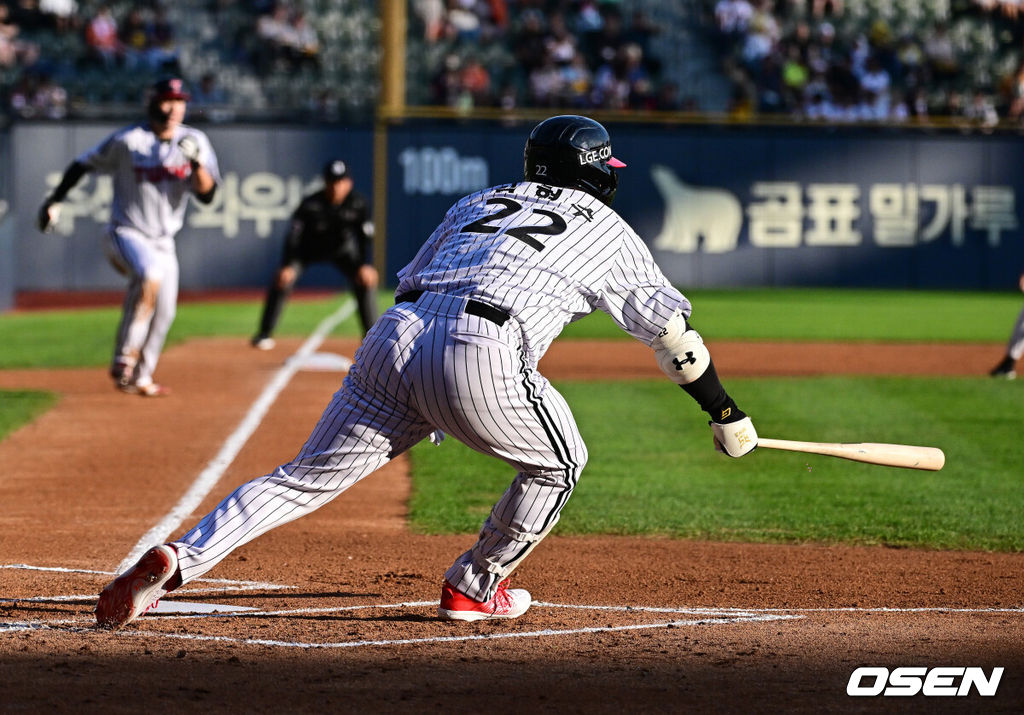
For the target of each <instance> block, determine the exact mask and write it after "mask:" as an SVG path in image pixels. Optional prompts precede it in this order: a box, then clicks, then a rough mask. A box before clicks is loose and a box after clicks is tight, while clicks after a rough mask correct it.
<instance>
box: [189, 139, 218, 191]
mask: <svg viewBox="0 0 1024 715" xmlns="http://www.w3.org/2000/svg"><path fill="white" fill-rule="evenodd" d="M193 136H194V137H195V138H196V140H197V141H198V142H199V163H200V164H202V165H203V166H204V167H206V170H207V171H208V172H210V176H212V177H213V180H214V181H215V182H216V183H217V184H220V183H221V178H220V165H219V164H218V162H217V153H216V152H215V151H214V150H213V144H211V143H210V138H209V137H208V136H206V134H205V133H203V132H200V131H194V132H193Z"/></svg>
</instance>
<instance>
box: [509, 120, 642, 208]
mask: <svg viewBox="0 0 1024 715" xmlns="http://www.w3.org/2000/svg"><path fill="white" fill-rule="evenodd" d="M624 166H625V164H623V163H622V162H621V161H619V160H618V159H616V158H615V157H614V156H612V145H611V139H610V138H609V137H608V131H607V130H606V129H605V128H604V127H603V126H601V125H600V124H599V123H598V122H595V121H594V120H593V119H590V118H588V117H581V116H579V115H576V114H564V115H560V116H557V117H551V118H549V119H545V120H544V121H543V122H541V123H540V124H538V125H537V126H536V127H534V128H533V131H532V132H530V138H529V139H527V140H526V150H525V151H524V152H523V174H524V175H525V177H526V180H527V181H536V182H538V183H541V184H548V185H550V186H565V187H567V188H570V189H580V190H581V191H586V192H587V193H588V194H591V195H592V196H595V197H597V198H599V199H601V200H602V201H603V202H605V203H606V204H610V203H611V202H612V199H613V198H615V189H616V188H617V187H618V185H619V179H618V176H616V174H615V170H616V169H620V168H622V167H624Z"/></svg>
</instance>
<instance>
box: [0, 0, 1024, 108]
mask: <svg viewBox="0 0 1024 715" xmlns="http://www.w3.org/2000/svg"><path fill="white" fill-rule="evenodd" d="M1020 4H1021V0H900V1H899V2H897V1H896V0H674V1H673V2H665V1H664V0H409V8H410V12H409V40H408V50H407V57H406V63H407V88H408V89H407V101H408V103H409V104H412V105H442V106H449V107H456V108H464V109H465V108H474V107H498V108H506V109H507V108H514V107H521V106H527V107H550V108H565V109H572V110H577V111H584V110H588V109H617V110H627V111H628V110H663V111H689V112H703V113H711V114H720V113H728V114H729V115H731V116H732V117H733V118H736V119H748V118H755V117H757V118H771V117H784V118H786V119H788V120H792V119H797V120H801V121H802V120H808V119H810V120H819V121H830V122H863V121H885V122H893V121H895V122H904V121H911V120H929V121H930V120H932V119H933V118H935V117H937V116H938V117H957V118H961V119H963V120H964V121H966V122H969V123H973V124H980V125H982V126H990V125H992V124H995V123H996V122H999V121H1000V119H1004V120H1008V121H1011V122H1018V123H1019V122H1020V121H1022V119H1024V57H1022V54H1021V49H1022V47H1024V45H1022V39H1024V32H1022V29H1024V15H1022V13H1021V12H1020ZM380 31H381V28H380V20H379V17H378V7H377V3H376V2H375V1H374V0H287V1H284V0H251V1H250V2H245V3H239V2H235V1H233V0H179V1H177V2H170V0H109V1H108V2H100V1H99V0H45V1H44V2H40V1H39V0H3V1H2V2H0V94H2V95H3V96H2V97H0V100H2V106H3V110H4V112H5V113H6V114H7V115H8V116H18V117H26V118H54V119H60V118H64V117H85V118H106V117H111V118H112V117H117V118H122V117H123V116H125V115H131V114H135V113H136V112H137V109H138V106H139V99H140V96H141V94H142V92H143V91H144V88H145V87H147V86H149V85H150V84H151V83H152V82H153V80H154V79H155V78H156V77H157V76H158V75H161V74H166V73H168V72H175V73H180V74H182V75H183V76H184V77H186V79H188V80H189V82H190V83H191V84H192V86H193V88H194V90H195V93H196V102H195V111H194V112H193V115H192V119H193V120H196V119H197V118H200V119H201V118H205V119H208V120H212V121H218V120H231V119H236V118H244V119H250V120H251V119H266V120H282V119H283V120H288V121H302V120H310V121H360V120H364V119H367V118H369V117H371V116H372V112H373V108H374V106H375V103H376V99H377V96H378V94H379V86H378V68H379V62H380V41H379V35H380Z"/></svg>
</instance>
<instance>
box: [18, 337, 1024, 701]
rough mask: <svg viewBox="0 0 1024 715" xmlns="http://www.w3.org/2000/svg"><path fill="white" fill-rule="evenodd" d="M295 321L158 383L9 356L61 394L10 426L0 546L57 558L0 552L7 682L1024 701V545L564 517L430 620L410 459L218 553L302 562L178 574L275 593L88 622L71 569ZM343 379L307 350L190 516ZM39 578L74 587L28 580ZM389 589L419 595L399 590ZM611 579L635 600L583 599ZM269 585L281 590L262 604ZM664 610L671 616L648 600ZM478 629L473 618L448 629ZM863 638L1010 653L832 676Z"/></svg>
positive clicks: (126, 691) (326, 697)
mask: <svg viewBox="0 0 1024 715" xmlns="http://www.w3.org/2000/svg"><path fill="white" fill-rule="evenodd" d="M299 344H300V343H299V341H298V340H282V341H280V344H279V347H278V349H277V350H276V351H274V352H271V353H261V352H257V351H253V350H251V349H250V348H249V347H248V345H247V344H246V343H245V341H239V340H194V341H190V342H187V343H185V344H182V345H179V346H176V347H174V348H172V349H171V350H169V351H168V352H167V353H166V355H165V357H164V359H163V362H162V363H161V366H160V371H159V376H160V378H161V380H164V381H166V382H167V384H169V385H170V386H171V387H172V388H174V390H175V393H174V394H173V395H172V396H171V397H169V398H166V399H161V400H146V399H142V398H139V397H134V396H126V395H123V394H120V393H117V392H115V391H114V390H112V389H111V387H110V384H109V381H108V380H107V379H106V378H105V376H104V374H103V371H102V370H101V369H88V370H78V369H76V370H49V371H41V370H39V371H36V370H24V371H3V372H0V387H3V388H12V387H23V388H29V387H30V388H44V389H50V390H54V391H56V392H59V393H61V394H62V397H61V399H60V402H59V403H58V405H57V406H56V407H55V408H54V409H53V410H51V411H50V412H48V413H47V414H45V415H43V416H42V417H40V418H39V419H38V420H36V421H35V422H33V423H32V424H30V425H27V426H26V427H24V428H22V429H20V430H18V431H16V432H15V433H14V434H12V435H10V436H9V437H8V438H7V439H6V440H5V441H3V442H2V443H0V503H2V504H3V508H2V516H0V523H2V527H0V547H2V548H0V565H13V564H24V565H29V566H35V567H56V568H60V569H67V570H61V571H39V570H29V569H25V568H10V569H3V570H0V599H7V600H4V601H0V609H2V614H3V618H2V621H3V623H4V625H3V626H2V627H3V628H9V629H10V630H6V631H4V632H2V633H0V683H3V687H2V693H3V694H2V695H0V703H2V706H0V709H2V710H3V711H5V712H7V711H10V712H18V711H25V712H41V711H48V712H70V711H79V712H81V711H85V712H100V711H103V712H128V711H131V712H138V711H140V710H141V711H146V710H150V709H154V710H160V711H170V712H186V711H192V710H200V709H201V710H204V711H214V712H321V711H326V710H335V711H342V712H362V711H374V712H424V711H428V712H431V711H443V712H458V711H464V710H470V709H472V710H479V711H483V712H555V711H558V712H588V713H592V712H621V711H628V712H687V711H703V712H777V711H780V710H782V711H788V712H793V711H799V712H851V711H886V710H897V709H898V710H900V711H901V712H906V711H914V710H920V711H925V710H927V711H929V712H935V711H963V712H968V711H970V712H977V711H984V712H1015V711H1020V710H1021V709H1024V646H1022V639H1021V633H1022V632H1024V627H1022V622H1024V614H1022V613H1021V612H1020V610H1019V609H1020V608H1021V606H1022V605H1024V596H1022V594H1024V555H1022V554H993V553H968V552H935V551H919V550H901V549H887V548H848V547H831V546H820V545H794V546H778V545H749V544H733V543H705V542H692V541H674V540H668V539H662V538H639V539H637V538H619V537H600V538H576V537H573V538H570V537H561V536H558V535H557V533H556V534H555V535H552V536H551V537H549V538H548V539H546V540H545V541H544V543H543V544H542V545H541V546H540V547H538V549H537V550H536V551H535V552H534V553H533V554H532V555H531V557H530V558H529V559H528V560H527V561H526V563H525V564H524V565H523V566H522V567H521V568H520V569H519V570H518V571H517V572H516V574H515V576H514V577H513V581H514V585H515V586H516V587H523V588H527V589H529V590H530V591H531V593H532V594H533V597H534V599H535V600H536V601H539V602H540V604H538V605H535V606H534V607H533V608H532V609H531V610H530V611H529V612H528V613H527V614H526V615H525V616H524V617H522V618H520V619H518V620H516V621H513V622H479V623H475V624H461V623H448V622H441V621H438V620H437V619H436V618H435V616H434V607H433V606H430V605H415V604H421V603H422V602H429V601H433V600H435V599H436V598H437V595H438V593H439V590H440V579H441V575H442V574H443V571H444V569H445V568H446V567H447V565H448V564H449V563H450V562H451V560H452V559H453V558H454V556H456V555H457V554H458V553H460V552H461V551H462V550H463V549H465V548H466V547H467V546H468V545H469V544H470V543H472V540H473V538H474V537H473V535H471V534H466V535H455V536H425V535H421V534H415V533H412V532H411V531H410V530H409V529H408V527H407V525H406V520H405V516H406V503H407V498H408V496H409V480H408V476H407V471H406V470H407V464H406V462H405V461H404V459H398V460H395V461H394V462H393V463H391V464H390V465H389V466H388V467H386V468H385V469H383V470H381V471H380V472H378V473H377V474H374V475H372V476H371V477H369V478H367V479H366V480H364V481H363V482H362V483H360V484H358V485H356V486H355V487H354V488H352V489H351V490H350V491H348V492H346V493H345V494H344V495H342V496H341V497H340V498H339V499H338V500H337V501H335V502H333V503H332V504H330V505H328V506H326V507H324V508H323V509H321V510H319V511H318V512H316V513H314V514H313V515H311V516H309V517H307V518H304V519H301V520H299V521H296V522H293V523H291V524H288V525H285V526H283V527H280V528H279V529H276V530H274V531H272V532H270V533H268V534H266V535H265V536H263V537H261V538H259V539H257V540H256V541H254V542H252V543H251V544H249V545H247V546H245V547H242V548H241V549H239V550H238V551H236V552H235V553H233V554H232V555H231V556H229V557H228V558H227V559H226V560H225V561H224V562H223V563H222V564H220V565H219V566H218V567H217V568H216V569H214V570H213V571H212V572H211V573H210V574H209V577H210V578H218V579H239V580H251V581H258V582H263V583H267V584H271V583H272V584H280V585H287V586H289V587H291V588H289V589H287V590H274V589H271V588H269V587H267V588H257V589H256V590H252V591H240V590H233V591H226V592H217V593H208V592H191V593H190V587H193V586H196V587H198V586H199V585H200V584H198V582H194V583H193V584H189V585H187V586H186V587H185V588H184V589H182V591H180V592H176V593H175V594H172V599H171V600H175V599H176V600H182V601H205V602H214V603H225V604H231V605H242V606H254V607H258V608H259V609H260V613H261V614H263V615H258V616H255V615H254V616H248V617H247V616H244V615H243V616H241V617H236V618H201V619H200V618H197V619H190V620H186V619H177V620H172V619H162V618H149V617H144V618H143V619H141V620H140V621H139V622H138V624H137V628H135V627H134V626H133V628H132V630H130V631H129V632H127V633H120V634H117V633H109V632H102V631H95V630H93V629H91V628H89V625H90V623H91V621H92V608H93V605H94V600H93V599H94V595H95V594H96V593H97V592H98V591H99V589H100V588H102V586H103V585H104V584H105V583H106V582H107V581H108V580H109V578H110V577H109V576H108V575H106V574H104V573H98V574H97V573H79V572H75V571H73V570H76V569H77V570H83V571H106V572H109V571H112V570H113V569H114V568H115V567H116V566H117V565H118V564H119V563H120V561H121V560H122V559H123V558H124V557H125V555H126V554H127V553H128V552H129V551H130V550H131V549H132V547H133V546H134V545H135V544H136V542H137V541H138V540H139V538H140V537H141V536H142V535H143V534H144V533H146V532H147V531H148V530H149V529H150V528H152V526H153V525H154V524H155V523H157V522H158V521H159V520H160V519H162V518H163V517H164V516H165V515H166V513H167V512H168V511H169V510H170V508H171V507H172V506H173V505H174V504H175V503H177V502H178V500H179V499H180V498H181V497H182V495H183V493H184V492H185V490H186V489H187V488H188V487H189V485H190V484H191V483H192V482H193V480H194V479H195V478H196V475H198V474H199V473H200V472H201V471H202V470H203V469H204V468H205V467H206V466H207V464H208V463H209V462H210V460H211V459H212V458H213V457H214V456H215V455H216V454H217V452H218V450H219V449H220V447H221V445H222V443H223V442H224V440H225V439H226V437H227V436H228V435H229V434H230V433H231V432H232V431H233V430H234V429H235V427H236V426H237V425H238V423H239V422H240V421H241V419H242V417H243V416H244V414H245V412H246V411H247V410H248V409H249V406H250V405H251V404H252V402H253V401H254V400H255V399H256V397H257V396H258V395H259V393H260V392H261V390H262V389H263V388H264V386H265V385H266V383H267V381H268V380H269V379H270V377H271V376H272V375H273V374H274V372H275V371H276V370H277V369H278V368H279V367H280V365H281V362H282V360H283V359H284V358H285V357H287V356H288V355H290V354H291V353H292V352H294V350H295V349H296V348H297V347H298V345H299ZM323 349H324V350H328V351H331V352H337V353H341V354H347V355H351V354H352V353H353V351H354V349H355V343H354V342H353V341H347V340H331V341H328V343H327V344H325V346H324V347H323ZM598 349H599V350H601V351H602V352H601V354H602V355H603V356H604V357H603V360H602V364H603V365H604V366H606V367H605V368H603V369H601V370H598V369H596V368H594V367H593V365H590V366H589V367H588V368H587V369H586V371H584V372H581V370H580V366H579V361H577V360H575V359H573V358H574V355H578V354H579V352H580V351H587V350H598ZM712 350H713V352H714V355H715V361H716V364H717V365H718V369H719V371H720V372H721V373H722V374H723V375H725V376H732V375H755V374H757V375H787V374H824V373H825V372H832V370H830V369H829V368H830V367H834V366H844V368H845V369H846V371H847V372H851V373H852V372H856V373H864V374H883V373H884V374H934V375H950V374H984V372H985V371H986V370H987V369H988V368H989V367H991V365H990V363H991V362H992V360H993V357H998V355H999V350H1000V346H999V345H992V344H986V345H957V346H949V345H945V346H941V345H892V344H885V345H870V344H862V345H842V346H839V345H828V344H813V343H801V344H800V345H799V346H795V347H794V346H792V345H776V344H771V343H758V344H756V346H753V348H752V346H751V345H749V344H740V343H725V342H720V343H715V344H714V345H712ZM752 350H753V351H754V352H756V354H757V356H758V362H757V364H756V366H755V365H753V364H752V363H751V361H750V354H751V352H752ZM953 358H955V359H953ZM609 368H610V369H609ZM542 371H543V372H544V373H545V374H546V375H547V376H548V377H550V378H552V379H560V378H569V377H614V378H617V379H625V378H630V377H658V376H660V372H659V371H658V369H657V367H656V366H655V365H654V362H653V360H652V359H651V357H650V354H649V351H647V350H646V349H644V348H643V347H642V346H639V345H636V344H633V343H628V342H615V343H601V344H599V345H598V344H590V343H583V344H581V343H579V342H575V343H573V344H572V345H571V346H569V345H568V344H565V343H556V344H555V345H554V346H553V348H552V350H551V352H550V353H549V354H548V356H547V357H545V360H544V362H543V363H542ZM340 379H341V376H340V375H339V374H338V373H330V372H300V373H298V374H297V375H296V376H295V377H294V379H293V380H292V382H291V383H290V384H289V387H288V389H287V390H286V391H285V392H284V393H282V395H281V396H280V397H279V398H278V400H277V402H276V403H275V404H274V406H273V408H272V409H271V411H270V412H269V414H268V415H267V416H266V418H265V419H264V421H263V423H262V425H261V426H260V428H259V429H258V430H257V432H256V433H255V435H254V437H253V438H252V439H251V440H250V441H249V442H248V443H247V445H246V446H245V448H244V449H243V450H242V451H241V453H240V454H239V455H238V457H237V458H236V459H235V460H234V462H233V463H232V464H231V465H230V466H229V467H228V468H227V470H226V472H225V474H224V476H223V478H222V479H221V480H220V482H219V483H218V484H217V487H216V488H215V489H214V490H213V492H212V493H211V494H210V496H209V497H208V498H207V499H206V500H205V501H204V502H203V503H202V504H201V505H200V506H199V507H198V508H197V509H196V511H195V513H194V514H192V515H191V516H190V517H189V518H187V519H185V523H184V525H183V526H184V527H188V526H191V525H192V524H193V523H194V522H195V520H196V518H198V517H199V516H200V515H201V514H203V513H205V512H206V511H207V510H209V509H210V508H212V507H213V506H214V505H215V503H216V502H217V501H218V500H219V499H220V498H222V497H223V496H225V495H226V494H227V493H228V492H230V491H231V489H233V488H234V487H235V486H236V485H237V484H239V483H241V482H243V481H245V480H247V479H249V478H251V477H254V476H257V475H259V474H263V473H265V472H266V471H268V470H269V469H270V468H272V467H273V466H274V465H276V464H279V463H281V462H284V461H286V460H288V459H290V458H291V457H292V456H293V453H294V452H295V451H296V450H297V449H298V447H299V446H300V445H301V444H302V442H303V441H304V440H305V438H306V436H307V434H308V432H309V430H310V429H311V427H312V425H313V424H314V422H315V420H316V419H317V417H319V415H320V412H321V411H322V409H323V407H324V406H325V405H326V403H327V401H328V400H329V399H330V396H331V394H332V393H333V391H334V390H335V389H336V388H337V386H338V385H339V383H340ZM584 478H585V477H584ZM182 531H183V529H179V530H176V531H175V532H174V534H175V535H177V534H180V533H181V532H182ZM54 595H64V596H67V597H68V598H67V600H59V601H54V600H47V601H30V600H26V599H29V598H32V597H52V596H54ZM12 599H18V600H16V601H15V600H12ZM402 603H411V604H413V605H403V606H396V604H402ZM552 604H558V606H559V607H556V606H555V605H552ZM598 606H603V607H609V606H632V607H634V608H633V609H632V610H610V609H596V608H592V607H598ZM340 607H351V608H353V609H355V608H356V607H358V610H338V609H339V608H340ZM588 607H591V608H588ZM643 607H647V608H659V607H660V608H679V609H683V608H687V609H690V610H689V611H688V612H686V613H679V612H676V613H658V612H651V611H644V610H640V608H643ZM300 609H304V610H302V612H295V611H298V610H300ZM316 609H330V610H322V611H318V610H316ZM695 609H704V610H702V611H700V612H695ZM744 609H746V610H744ZM773 609H777V610H773ZM814 609H823V610H814ZM844 609H845V610H844ZM900 609H925V610H900ZM928 609H934V610H928ZM957 609H962V610H957ZM1012 609H1018V610H1016V611H1014V610H1012ZM276 610H288V611H292V613H289V614H286V615H269V614H267V613H266V612H267V611H276ZM744 614H746V615H744ZM783 616H784V617H786V618H785V619H782V618H779V619H778V620H767V618H768V617H783ZM673 620H675V621H680V622H681V623H680V624H679V625H676V626H674V627H668V626H664V625H661V626H657V627H654V626H656V624H659V623H661V624H663V623H665V622H667V621H673ZM16 624H31V625H30V627H17V628H15V627H14V626H15V625H16ZM626 627H629V628H630V630H626V629H625V628H626ZM614 629H619V630H614ZM142 631H144V632H145V634H142V633H140V632H142ZM554 631H578V632H576V633H573V634H565V633H563V634H561V635H557V634H554V633H553V632H554ZM524 634H534V635H524ZM466 636H472V637H479V638H478V639H475V640H442V639H443V638H450V639H458V638H464V637H466ZM486 636H501V637H491V638H486ZM513 636H519V637H513ZM381 641H389V643H386V644H380V643H379V642H381ZM395 641H414V642H405V643H396V642H395ZM371 642H375V643H378V644H370V643H371ZM360 644H362V645H360ZM299 646H305V647H299ZM860 665H878V666H885V667H888V668H895V667H897V666H901V665H927V666H937V665H962V666H980V667H983V668H985V669H986V671H989V670H990V669H991V668H993V667H1003V668H1005V671H1004V675H1003V678H1002V682H1001V684H1000V687H999V691H998V695H997V696H996V697H993V698H982V697H980V696H978V695H976V694H975V695H972V696H970V697H961V698H955V697H953V698H922V697H917V698H910V699H908V698H901V699H888V700H882V699H880V698H850V697H848V696H847V695H846V684H847V681H848V679H849V676H850V674H851V672H852V671H853V670H854V668H856V667H857V666H860Z"/></svg>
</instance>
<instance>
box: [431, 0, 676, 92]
mask: <svg viewBox="0 0 1024 715" xmlns="http://www.w3.org/2000/svg"><path fill="white" fill-rule="evenodd" d="M413 8H414V10H415V13H416V16H417V18H418V20H419V23H420V26H421V28H422V35H423V40H424V41H425V42H426V43H427V44H428V45H436V44H443V45H444V46H446V47H447V48H448V51H447V52H446V53H445V55H444V58H443V61H442V62H441V66H440V67H439V68H438V69H437V70H436V72H435V74H434V75H433V76H432V78H431V95H432V96H431V99H432V102H433V103H434V104H438V105H448V106H458V107H502V108H506V109H507V108H512V107H515V106H529V107H559V108H565V109H573V110H584V109H598V108H600V109H657V110H678V109H682V108H684V106H683V105H684V99H683V98H682V97H680V93H679V88H678V86H677V85H675V84H674V83H672V82H669V81H663V78H662V65H661V62H660V61H659V59H658V57H657V56H656V55H655V53H654V52H652V50H651V41H652V39H653V38H654V37H655V36H657V35H658V33H659V31H660V28H659V27H657V26H656V25H655V24H654V23H653V22H651V20H650V19H649V18H648V17H647V15H646V14H645V13H644V12H643V11H642V10H640V9H633V10H632V11H630V12H628V13H627V12H626V11H625V10H624V9H623V7H622V3H621V2H611V1H604V2H602V1H599V0H518V1H514V0H414V2H413ZM494 46H499V47H501V48H503V49H504V50H505V54H504V56H503V57H501V58H500V60H503V61H494V60H493V59H492V61H490V62H485V61H484V60H483V56H484V54H489V56H492V57H493V53H490V52H489V51H490V49H491V48H492V47H494Z"/></svg>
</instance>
